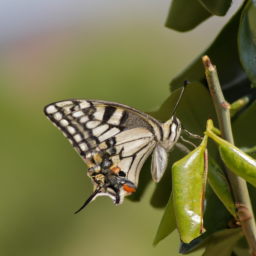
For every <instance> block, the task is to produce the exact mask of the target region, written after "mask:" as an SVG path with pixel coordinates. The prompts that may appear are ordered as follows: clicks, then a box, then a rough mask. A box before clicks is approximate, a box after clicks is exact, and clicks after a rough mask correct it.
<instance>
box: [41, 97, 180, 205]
mask: <svg viewBox="0 0 256 256" xmlns="http://www.w3.org/2000/svg"><path fill="white" fill-rule="evenodd" d="M44 112H45V115H46V116H47V117H48V118H49V119H50V120H51V121H52V122H53V124H55V125H56V126H57V127H58V128H59V129H60V130H61V131H62V132H63V133H64V135H65V136H66V137H67V138H68V139H69V141H70V142H71V144H72V145H73V147H74V148H75V149H76V150H77V152H78V153H79V154H80V156H81V157H82V159H83V160H84V161H85V163H86V164H87V166H88V176H89V177H90V178H91V179H92V181H93V183H94V185H95V191H94V193H93V195H92V196H91V197H90V198H89V199H90V200H89V199H88V200H87V201H88V202H87V203H89V202H90V201H91V200H93V199H95V198H96V197H97V196H101V195H107V196H110V197H111V198H112V200H113V201H114V203H115V204H120V203H122V201H123V198H124V196H125V195H129V194H131V193H132V192H134V191H135V190H136V186H137V184H138V177H139V173H140V170H141V168H142V166H143V164H144V162H145V161H146V159H147V158H148V156H149V155H150V154H151V153H152V152H153V155H152V164H151V173H152V177H153V180H154V181H155V182H158V181H159V180H160V179H161V177H162V175H163V172H164V170H165V169H166V166H167V160H168V152H169V151H170V150H171V149H172V148H173V147H174V145H175V144H176V142H177V140H178V139H179V136H180V132H181V124H180V121H179V120H178V118H176V117H175V116H172V117H171V119H170V120H168V121H167V122H166V123H160V122H159V121H157V120H156V119H154V118H153V117H151V116H149V115H147V114H145V113H143V112H140V111H138V110H136V109H134V108H131V107H129V106H126V105H122V104H118V103H114V102H107V101H100V100H83V99H72V100H66V101H60V102H56V103H52V104H49V105H48V106H46V107H45V109H44ZM87 203H86V204H87Z"/></svg>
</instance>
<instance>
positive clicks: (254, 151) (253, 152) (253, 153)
mask: <svg viewBox="0 0 256 256" xmlns="http://www.w3.org/2000/svg"><path fill="white" fill-rule="evenodd" d="M243 151H244V152H245V153H246V154H247V155H249V156H250V157H252V158H254V159H256V146H255V147H253V148H249V149H246V150H243Z"/></svg>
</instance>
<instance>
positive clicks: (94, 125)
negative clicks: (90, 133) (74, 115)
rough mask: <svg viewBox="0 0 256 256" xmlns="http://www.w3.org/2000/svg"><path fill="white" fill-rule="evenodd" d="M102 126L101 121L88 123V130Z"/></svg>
mask: <svg viewBox="0 0 256 256" xmlns="http://www.w3.org/2000/svg"><path fill="white" fill-rule="evenodd" d="M99 124H100V121H89V122H87V123H86V127H87V128H88V129H93V128H95V127H96V126H98V125H99Z"/></svg>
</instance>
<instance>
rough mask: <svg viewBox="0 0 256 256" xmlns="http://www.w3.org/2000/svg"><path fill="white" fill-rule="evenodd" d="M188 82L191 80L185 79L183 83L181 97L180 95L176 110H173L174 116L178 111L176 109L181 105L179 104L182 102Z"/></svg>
mask: <svg viewBox="0 0 256 256" xmlns="http://www.w3.org/2000/svg"><path fill="white" fill-rule="evenodd" d="M188 84H189V81H188V80H184V85H183V88H182V91H181V93H180V97H179V99H178V101H177V103H176V106H175V108H174V110H173V112H172V115H173V116H174V115H175V113H176V110H177V108H178V106H179V104H180V101H181V98H182V96H183V94H184V92H185V89H186V86H187V85H188Z"/></svg>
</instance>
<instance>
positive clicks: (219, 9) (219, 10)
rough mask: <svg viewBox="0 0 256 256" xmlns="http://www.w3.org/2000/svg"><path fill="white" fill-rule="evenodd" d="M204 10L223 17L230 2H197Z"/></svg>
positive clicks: (224, 0)
mask: <svg viewBox="0 0 256 256" xmlns="http://www.w3.org/2000/svg"><path fill="white" fill-rule="evenodd" d="M199 2H200V3H201V4H202V5H203V6H204V7H205V9H206V10H207V11H208V12H210V13H212V14H214V15H217V16H224V15H225V14H226V13H227V11H228V9H229V8H230V6H231V4H232V0H199Z"/></svg>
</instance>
